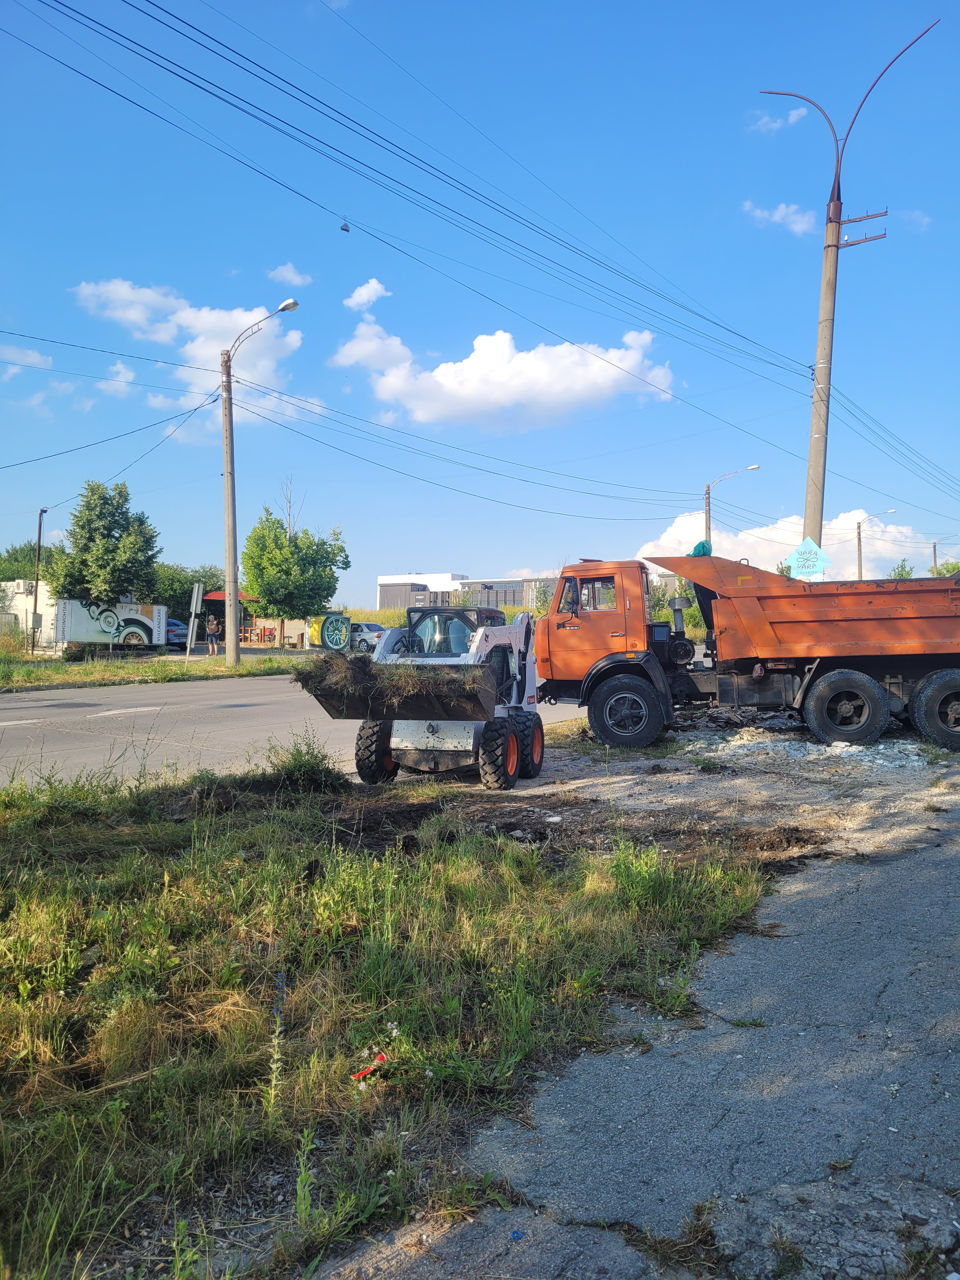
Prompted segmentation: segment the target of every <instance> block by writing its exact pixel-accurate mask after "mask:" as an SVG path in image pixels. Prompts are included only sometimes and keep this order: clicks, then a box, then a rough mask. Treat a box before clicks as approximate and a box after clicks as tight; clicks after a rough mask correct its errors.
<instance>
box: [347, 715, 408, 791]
mask: <svg viewBox="0 0 960 1280" xmlns="http://www.w3.org/2000/svg"><path fill="white" fill-rule="evenodd" d="M392 724H393V722H392V721H391V720H364V722H363V724H362V725H361V726H360V728H359V729H358V730H357V745H356V749H355V751H354V761H355V763H356V766H357V773H358V774H359V776H360V781H361V782H366V783H367V784H368V786H371V787H373V786H376V785H377V783H378V782H390V781H391V780H392V779H393V778H395V777H396V776H397V774H398V772H399V771H400V766H399V765H398V764H397V763H396V762H395V761H394V759H393V756H391V754H390V729H391V727H392Z"/></svg>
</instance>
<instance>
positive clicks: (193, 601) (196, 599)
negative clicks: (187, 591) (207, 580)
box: [183, 582, 203, 671]
mask: <svg viewBox="0 0 960 1280" xmlns="http://www.w3.org/2000/svg"><path fill="white" fill-rule="evenodd" d="M202 609H203V583H202V582H195V583H194V584H193V595H192V596H191V597H190V621H189V622H188V623H187V652H186V654H185V655H184V659H183V669H184V671H186V669H187V664H188V663H189V661H190V650H191V649H192V648H193V641H194V635H193V632H194V628H195V627H196V625H197V614H198V613H200V611H201V610H202Z"/></svg>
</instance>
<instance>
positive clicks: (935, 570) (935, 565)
mask: <svg viewBox="0 0 960 1280" xmlns="http://www.w3.org/2000/svg"><path fill="white" fill-rule="evenodd" d="M933 576H934V577H936V576H937V544H936V543H934V544H933Z"/></svg>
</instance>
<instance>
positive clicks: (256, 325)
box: [230, 298, 298, 360]
mask: <svg viewBox="0 0 960 1280" xmlns="http://www.w3.org/2000/svg"><path fill="white" fill-rule="evenodd" d="M297 305H298V304H297V301H296V299H295V298H288V299H287V300H286V302H281V303H280V305H279V307H277V309H276V311H271V312H270V314H269V315H268V316H263V317H262V318H261V319H260V320H254V322H253V324H249V325H247V327H246V329H244V330H243V332H242V333H240V334H239V335H238V336H237V338H236V340H235V341H234V344H233V346H232V347H231V348H230V359H231V360H232V359H233V357H234V356H235V355H236V352H237V348H238V347H239V346H240V344H241V343H242V342H246V340H247V339H248V338H252V337H253V335H254V334H255V333H259V332H260V328H261V326H262V325H265V324H266V323H267V321H268V320H272V319H273V317H274V316H278V315H279V314H280V312H281V311H296V309H297Z"/></svg>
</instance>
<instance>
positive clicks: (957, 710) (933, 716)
mask: <svg viewBox="0 0 960 1280" xmlns="http://www.w3.org/2000/svg"><path fill="white" fill-rule="evenodd" d="M909 711H910V721H911V723H912V724H913V727H914V728H915V729H916V730H917V731H918V732H919V733H922V734H923V736H924V737H925V738H926V739H927V740H928V741H929V742H935V743H936V744H937V746H938V747H946V748H947V749H948V750H950V751H960V670H958V669H957V668H956V667H948V668H947V669H946V670H944V671H932V672H931V673H930V675H928V676H924V678H923V679H922V680H921V681H920V683H919V684H918V685H917V687H916V688H915V689H914V691H913V693H912V694H911V697H910V704H909Z"/></svg>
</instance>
